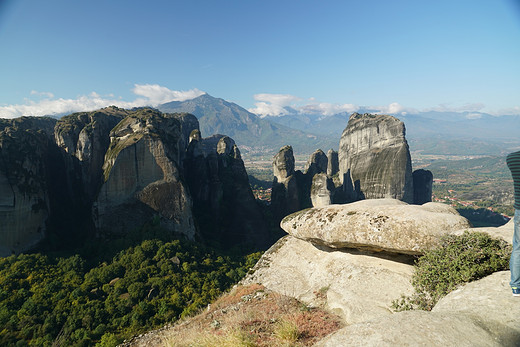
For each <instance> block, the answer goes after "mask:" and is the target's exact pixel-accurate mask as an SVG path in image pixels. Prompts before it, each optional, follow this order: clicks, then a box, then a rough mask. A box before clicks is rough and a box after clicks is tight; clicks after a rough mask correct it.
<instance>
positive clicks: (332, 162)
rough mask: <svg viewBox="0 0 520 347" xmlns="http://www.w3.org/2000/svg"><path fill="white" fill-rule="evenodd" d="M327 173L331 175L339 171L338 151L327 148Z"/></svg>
mask: <svg viewBox="0 0 520 347" xmlns="http://www.w3.org/2000/svg"><path fill="white" fill-rule="evenodd" d="M327 159H328V161H329V162H328V164H327V175H328V176H329V177H332V176H334V175H336V174H337V173H338V172H339V160H338V152H336V151H335V150H333V149H329V151H328V152H327Z"/></svg>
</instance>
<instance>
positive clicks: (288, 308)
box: [134, 284, 341, 347]
mask: <svg viewBox="0 0 520 347" xmlns="http://www.w3.org/2000/svg"><path fill="white" fill-rule="evenodd" d="M339 328H341V323H340V319H339V318H338V317H337V316H335V315H333V314H331V313H328V312H326V311H324V310H323V309H320V308H309V307H307V306H306V305H304V304H302V303H301V302H299V301H298V300H296V299H293V298H290V297H287V296H284V295H281V294H278V293H275V292H272V291H268V290H266V289H265V288H264V287H263V286H261V285H257V284H253V285H248V286H238V287H236V288H234V289H233V290H232V291H231V292H230V293H227V294H225V295H223V296H221V297H220V298H219V299H217V300H216V301H215V302H214V303H212V304H211V305H210V306H208V308H206V309H204V310H203V311H202V312H201V313H199V314H198V315H196V316H194V317H192V318H190V319H187V320H185V321H183V322H181V323H178V324H176V325H175V326H173V327H171V328H169V329H166V330H163V331H162V332H161V333H160V336H152V337H150V336H149V337H148V339H149V340H146V337H145V340H141V341H139V340H137V341H135V343H134V345H137V346H140V345H141V346H144V345H147V344H148V343H151V341H152V340H153V341H154V345H157V344H158V343H157V342H158V340H160V341H161V344H162V345H163V346H168V347H214V346H215V347H216V346H223V347H226V346H230V347H231V346H233V347H235V346H237V347H240V346H244V347H253V346H254V347H264V346H265V347H267V346H269V347H271V346H274V347H276V346H280V347H281V346H311V345H313V344H314V343H316V342H317V341H318V340H320V339H321V338H323V337H325V336H326V335H328V334H330V333H332V332H334V331H336V330H338V329H339Z"/></svg>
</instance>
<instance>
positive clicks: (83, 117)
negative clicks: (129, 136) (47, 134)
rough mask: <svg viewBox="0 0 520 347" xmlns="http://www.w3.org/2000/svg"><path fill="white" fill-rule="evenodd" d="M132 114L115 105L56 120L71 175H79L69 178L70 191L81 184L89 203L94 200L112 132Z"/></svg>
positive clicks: (56, 132) (57, 131)
mask: <svg viewBox="0 0 520 347" xmlns="http://www.w3.org/2000/svg"><path fill="white" fill-rule="evenodd" d="M129 113H130V111H128V110H124V109H120V108H117V107H115V106H112V107H107V108H104V109H101V110H99V111H95V112H80V113H73V114H71V115H68V116H65V117H63V118H61V119H60V120H59V121H58V122H57V123H56V126H55V129H54V137H55V141H56V144H57V145H58V147H60V148H61V149H62V150H63V151H64V152H65V154H66V155H64V158H65V160H66V162H67V170H68V171H69V172H70V173H71V174H70V175H69V176H70V177H71V178H77V180H76V181H73V182H71V181H70V180H69V182H68V183H69V191H71V190H73V188H72V187H71V186H73V185H78V184H79V185H81V187H82V193H83V195H84V197H85V198H86V199H88V200H89V202H90V203H92V201H94V200H95V198H96V195H97V193H98V191H99V187H100V186H101V183H102V182H103V170H102V167H103V163H104V160H105V159H104V158H105V153H106V151H107V149H108V146H109V144H110V137H109V134H110V131H111V130H112V129H113V128H114V126H116V124H117V123H119V122H120V121H121V120H122V119H123V118H124V117H126V116H127V115H128V114H129ZM77 176H79V177H77ZM75 198H76V199H82V198H83V197H75Z"/></svg>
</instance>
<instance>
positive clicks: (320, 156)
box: [304, 149, 329, 180]
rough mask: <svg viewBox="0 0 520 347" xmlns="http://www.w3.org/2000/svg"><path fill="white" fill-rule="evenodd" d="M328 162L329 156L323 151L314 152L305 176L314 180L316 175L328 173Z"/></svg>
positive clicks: (306, 167) (308, 162) (305, 170)
mask: <svg viewBox="0 0 520 347" xmlns="http://www.w3.org/2000/svg"><path fill="white" fill-rule="evenodd" d="M328 161H329V160H328V158H327V155H326V154H325V153H323V151H322V150H321V149H318V150H316V151H314V152H313V153H312V154H311V156H310V158H309V160H308V161H307V164H306V166H305V169H304V173H305V175H307V176H309V177H310V178H311V180H312V177H314V175H316V174H319V173H327V165H328Z"/></svg>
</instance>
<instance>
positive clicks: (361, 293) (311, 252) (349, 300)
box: [243, 236, 413, 324]
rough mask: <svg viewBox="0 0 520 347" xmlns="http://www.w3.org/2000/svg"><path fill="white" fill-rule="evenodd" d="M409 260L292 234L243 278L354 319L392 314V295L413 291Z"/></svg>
mask: <svg viewBox="0 0 520 347" xmlns="http://www.w3.org/2000/svg"><path fill="white" fill-rule="evenodd" d="M409 261H410V258H407V257H404V256H390V255H386V258H385V257H376V256H373V255H370V254H369V253H362V252H358V251H355V250H347V251H341V250H333V249H327V248H322V247H316V246H314V245H312V244H311V243H309V242H305V241H302V240H299V239H296V238H294V237H292V236H286V237H284V238H282V239H280V240H279V241H278V242H277V243H276V244H275V245H273V246H272V247H271V248H270V249H269V250H268V251H266V252H265V253H264V255H263V256H262V258H261V259H260V261H259V262H258V263H257V265H256V266H255V267H254V269H253V270H254V272H253V274H251V275H248V276H247V277H246V278H245V279H244V281H243V283H245V284H248V283H260V284H262V285H264V286H265V287H267V288H268V289H271V290H274V291H277V292H279V293H282V294H285V295H289V296H292V297H295V298H298V299H300V300H302V301H304V302H306V303H308V304H310V305H314V306H319V305H325V307H327V308H329V309H331V310H332V311H334V312H335V313H337V314H339V315H340V316H342V317H344V320H345V322H346V323H347V324H354V323H357V322H362V321H365V320H369V319H374V318H376V317H380V316H386V315H390V314H391V313H392V311H391V309H390V305H391V303H392V300H395V299H398V298H399V297H400V295H401V294H403V293H412V291H413V288H412V286H411V284H410V278H411V276H412V270H413V269H412V266H411V265H409V264H407V263H406V262H409Z"/></svg>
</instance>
